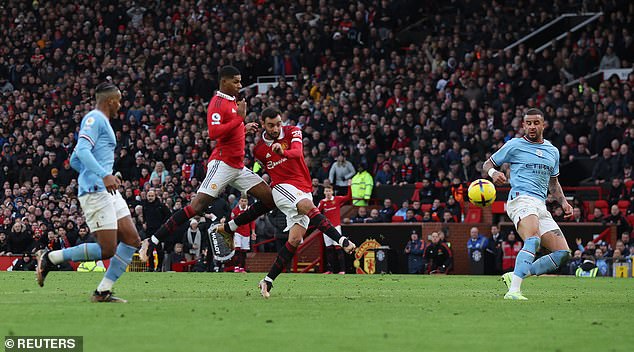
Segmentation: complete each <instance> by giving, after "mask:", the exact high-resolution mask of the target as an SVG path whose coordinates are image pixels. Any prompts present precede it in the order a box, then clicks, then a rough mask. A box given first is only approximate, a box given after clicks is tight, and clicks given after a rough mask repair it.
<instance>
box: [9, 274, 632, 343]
mask: <svg viewBox="0 0 634 352" xmlns="http://www.w3.org/2000/svg"><path fill="white" fill-rule="evenodd" d="M101 277H102V274H98V273H76V272H53V273H51V274H50V275H49V277H48V279H47V281H46V286H45V287H44V288H40V287H38V286H37V285H36V283H35V278H34V273H33V272H27V273H24V272H15V273H12V272H0V333H1V334H2V335H5V336H7V335H49V336H50V335H75V336H83V337H84V351H256V350H257V351H267V352H268V351H271V352H273V351H320V352H327V351H364V352H366V351H452V352H457V351H505V352H507V351H532V352H534V351H562V352H563V351H626V350H627V351H632V349H633V348H634V334H633V333H632V331H633V328H634V319H633V318H634V279H613V278H596V279H587V278H586V279H579V278H574V277H539V278H529V279H527V280H526V281H525V282H524V294H525V295H526V296H527V297H528V298H529V301H505V300H503V299H502V296H503V294H504V291H505V290H504V288H503V284H502V283H501V282H499V281H497V277H493V276H489V277H485V276H422V275H415V276H405V275H345V276H343V275H315V274H282V275H281V276H280V277H279V278H278V280H277V281H276V283H275V287H274V289H273V291H272V295H271V298H270V299H268V300H265V299H263V298H262V297H261V296H260V294H259V291H258V290H257V287H256V286H257V283H258V281H259V280H260V278H261V277H262V274H260V273H256V274H233V273H231V274H214V273H200V274H199V273H126V274H125V275H124V276H123V277H122V278H121V280H120V281H119V282H118V283H117V285H116V286H115V291H116V293H117V295H119V296H121V297H122V298H126V299H128V300H129V303H128V304H104V303H101V304H96V303H91V302H90V300H89V297H90V293H91V292H92V290H94V288H95V287H96V285H97V283H98V282H99V280H100V279H101Z"/></svg>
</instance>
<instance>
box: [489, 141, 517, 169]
mask: <svg viewBox="0 0 634 352" xmlns="http://www.w3.org/2000/svg"><path fill="white" fill-rule="evenodd" d="M512 143H513V139H511V140H510V141H508V142H506V143H505V144H504V145H503V146H502V148H500V149H498V151H497V152H495V153H494V154H493V155H491V158H490V160H491V162H492V163H493V165H494V166H495V167H500V166H502V164H504V163H507V162H509V161H510V158H511V149H513V148H511V147H512V146H511V144H512Z"/></svg>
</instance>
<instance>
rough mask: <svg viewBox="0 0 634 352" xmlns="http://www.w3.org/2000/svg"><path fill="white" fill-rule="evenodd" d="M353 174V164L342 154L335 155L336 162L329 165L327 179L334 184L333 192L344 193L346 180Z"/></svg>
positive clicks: (346, 188)
mask: <svg viewBox="0 0 634 352" xmlns="http://www.w3.org/2000/svg"><path fill="white" fill-rule="evenodd" d="M354 175H355V172H354V166H352V163H350V162H349V161H347V160H346V158H345V157H344V156H343V155H339V156H338V157H337V162H336V163H335V164H334V165H332V166H331V167H330V175H329V176H328V179H329V180H330V182H331V183H332V184H333V185H334V186H335V194H336V195H338V196H343V195H346V194H347V192H348V181H349V180H351V179H352V177H353V176H354Z"/></svg>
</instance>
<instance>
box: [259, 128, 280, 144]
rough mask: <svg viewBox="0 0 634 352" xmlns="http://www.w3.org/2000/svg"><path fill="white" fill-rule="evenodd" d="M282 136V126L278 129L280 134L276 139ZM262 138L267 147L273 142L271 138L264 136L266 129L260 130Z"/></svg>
mask: <svg viewBox="0 0 634 352" xmlns="http://www.w3.org/2000/svg"><path fill="white" fill-rule="evenodd" d="M282 138H284V128H281V129H280V136H279V137H278V138H277V139H282ZM262 140H263V141H264V143H266V145H267V146H268V147H270V146H271V144H273V142H275V141H274V140H272V139H268V138H266V131H262Z"/></svg>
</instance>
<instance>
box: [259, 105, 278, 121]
mask: <svg viewBox="0 0 634 352" xmlns="http://www.w3.org/2000/svg"><path fill="white" fill-rule="evenodd" d="M277 115H282V112H281V111H280V110H279V109H278V108H276V107H273V106H269V107H268V108H266V109H264V110H262V121H264V120H266V119H271V118H275V117H277Z"/></svg>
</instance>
